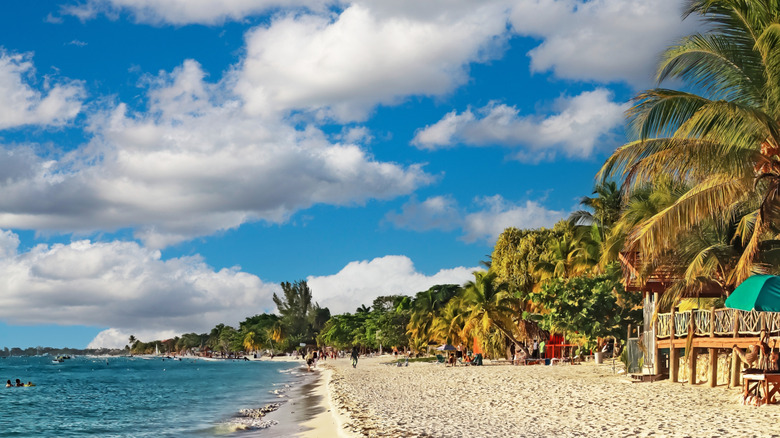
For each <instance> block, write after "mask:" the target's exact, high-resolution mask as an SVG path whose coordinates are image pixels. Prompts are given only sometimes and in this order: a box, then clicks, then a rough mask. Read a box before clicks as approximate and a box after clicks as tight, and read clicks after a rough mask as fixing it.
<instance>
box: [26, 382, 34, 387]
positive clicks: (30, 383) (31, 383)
mask: <svg viewBox="0 0 780 438" xmlns="http://www.w3.org/2000/svg"><path fill="white" fill-rule="evenodd" d="M24 386H35V383H33V382H27V384H26V385H24Z"/></svg>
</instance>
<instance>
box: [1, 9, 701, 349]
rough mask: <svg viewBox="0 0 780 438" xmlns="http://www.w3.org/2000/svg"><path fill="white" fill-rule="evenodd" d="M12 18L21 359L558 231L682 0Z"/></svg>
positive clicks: (8, 129)
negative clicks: (506, 239) (531, 232)
mask: <svg viewBox="0 0 780 438" xmlns="http://www.w3.org/2000/svg"><path fill="white" fill-rule="evenodd" d="M3 8H4V11H3V12H4V13H3V14H0V27H2V28H3V29H4V32H3V33H2V34H1V35H0V230H2V233H1V234H0V347H3V346H8V347H15V346H19V347H27V346H39V345H40V346H72V347H85V346H87V345H90V346H95V347H97V346H122V345H124V343H125V342H126V339H127V337H128V336H129V335H130V334H134V335H135V336H137V337H138V338H139V339H142V340H144V339H146V340H148V339H156V338H165V337H169V336H173V335H176V334H181V333H184V332H192V331H195V332H204V331H207V330H208V329H210V328H211V327H213V326H214V325H215V324H216V323H219V322H225V323H228V324H237V323H238V322H239V321H241V320H243V319H244V318H245V317H247V316H251V315H253V314H256V313H260V312H264V311H273V310H274V306H273V303H272V301H271V299H270V298H271V295H272V294H273V293H274V292H278V291H279V290H280V288H279V282H282V281H295V280H299V279H306V280H307V281H308V282H309V285H310V286H311V287H312V289H313V292H314V297H315V299H316V300H317V301H318V302H319V303H320V304H321V305H324V306H328V307H329V308H330V309H331V310H332V311H333V312H344V311H354V309H355V308H356V307H358V306H359V305H360V304H363V303H370V302H371V301H372V300H373V298H375V297H376V296H379V295H384V294H394V293H404V294H413V293H415V292H417V291H420V290H424V289H427V288H428V287H430V286H431V285H434V284H439V283H463V282H465V281H467V280H469V279H470V278H471V277H472V274H471V272H472V271H473V270H475V269H477V268H478V267H479V262H480V261H482V260H486V258H487V256H488V255H489V254H490V252H491V249H492V245H493V243H494V242H495V239H496V237H497V236H498V234H499V233H500V232H501V231H502V230H503V229H505V228H506V227H510V226H514V227H519V228H536V227H541V226H551V225H552V224H554V223H555V222H556V221H557V220H559V219H561V218H563V217H565V216H567V215H568V213H569V212H571V211H572V210H573V209H575V208H577V204H578V200H579V199H580V198H581V197H582V196H584V195H588V194H589V193H590V192H591V190H592V187H593V183H594V175H595V173H596V171H597V170H598V168H599V167H600V164H601V163H602V162H603V160H604V159H605V158H606V156H608V154H609V153H610V152H611V151H612V150H614V148H615V147H617V146H618V145H619V144H620V143H621V142H623V141H624V140H625V137H624V134H623V131H622V126H623V120H624V119H623V117H624V116H623V112H624V111H625V109H626V108H627V105H628V104H629V100H630V99H631V97H632V96H633V95H634V94H635V93H636V92H637V91H639V90H641V89H644V88H648V87H652V86H653V85H654V83H653V81H652V77H653V71H654V65H655V63H656V60H657V57H658V55H659V53H660V52H661V51H662V50H663V49H664V48H665V47H666V46H668V45H669V44H670V43H672V42H673V41H675V40H676V39H678V38H679V37H680V36H681V35H684V34H686V33H689V32H690V31H691V30H692V29H693V24H691V23H684V22H681V19H680V8H681V2H680V1H679V0H653V1H642V0H593V1H588V2H583V1H579V0H516V1H509V0H495V1H466V0H447V1H444V0H431V1H429V2H425V3H419V2H413V1H405V0H401V1H393V2H386V1H378V0H377V1H355V2H348V1H329V0H293V1H285V0H258V1H249V0H223V1H210V0H208V1H207V0H186V1H185V0H159V1H150V0H83V1H66V0H60V1H36V2H13V3H8V4H4V5H3Z"/></svg>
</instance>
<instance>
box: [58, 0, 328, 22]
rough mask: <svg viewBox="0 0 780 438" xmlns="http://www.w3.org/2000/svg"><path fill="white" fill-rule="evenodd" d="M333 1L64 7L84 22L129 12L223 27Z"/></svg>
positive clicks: (157, 1)
mask: <svg viewBox="0 0 780 438" xmlns="http://www.w3.org/2000/svg"><path fill="white" fill-rule="evenodd" d="M336 2H337V1H333V0H220V1H214V0H87V1H86V2H84V3H81V4H76V5H67V6H63V7H62V12H63V13H64V14H66V15H73V16H76V17H78V18H79V19H81V20H88V19H91V18H94V17H95V16H97V15H98V14H106V15H108V16H109V17H116V16H117V15H118V14H119V13H121V12H129V13H130V14H132V15H133V17H134V18H135V20H136V21H138V22H141V23H152V24H163V23H169V24H175V25H184V24H192V23H199V24H219V23H222V22H225V21H240V20H242V19H244V18H245V17H248V16H251V15H257V14H261V13H264V12H267V11H269V10H273V9H275V8H285V7H288V8H299V7H307V8H311V9H315V10H321V9H322V8H323V7H324V6H325V5H328V4H332V3H336Z"/></svg>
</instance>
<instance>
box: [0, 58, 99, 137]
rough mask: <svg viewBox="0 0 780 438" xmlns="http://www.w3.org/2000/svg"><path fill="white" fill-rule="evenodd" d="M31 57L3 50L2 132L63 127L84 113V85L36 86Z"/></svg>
mask: <svg viewBox="0 0 780 438" xmlns="http://www.w3.org/2000/svg"><path fill="white" fill-rule="evenodd" d="M34 76H35V68H34V67H33V63H32V55H31V54H18V53H8V52H6V51H4V50H2V49H0V129H8V128H15V127H19V126H24V125H44V126H61V125H64V124H65V123H67V122H68V121H69V120H72V119H73V118H74V117H76V115H78V113H79V112H80V111H81V104H82V100H83V98H84V94H85V93H84V89H83V87H82V85H81V84H80V83H78V82H75V81H63V82H61V83H53V82H52V80H51V79H50V78H46V79H45V80H44V82H43V86H42V88H43V91H40V90H39V89H38V88H37V87H35V83H34Z"/></svg>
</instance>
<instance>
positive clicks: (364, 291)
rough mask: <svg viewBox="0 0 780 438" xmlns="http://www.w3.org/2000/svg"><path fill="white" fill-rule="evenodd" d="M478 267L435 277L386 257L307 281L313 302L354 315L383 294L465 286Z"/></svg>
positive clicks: (408, 262)
mask: <svg viewBox="0 0 780 438" xmlns="http://www.w3.org/2000/svg"><path fill="white" fill-rule="evenodd" d="M476 270H479V268H477V267H473V268H466V267H457V268H453V269H442V270H441V271H439V272H437V273H436V274H434V275H430V276H428V275H425V274H422V273H419V272H417V270H416V269H415V267H414V264H413V263H412V261H411V260H410V259H409V258H408V257H406V256H394V255H389V256H385V257H378V258H375V259H373V260H370V261H368V260H364V261H360V262H357V261H355V262H351V263H349V264H348V265H347V266H345V267H344V268H343V269H342V270H341V271H339V272H338V273H337V274H334V275H329V276H322V277H314V276H310V277H308V278H307V279H306V282H307V283H308V285H309V287H310V288H311V290H312V295H313V296H314V297H315V300H316V301H317V302H318V303H319V304H320V305H321V306H326V307H328V308H329V309H330V311H331V313H334V314H335V313H344V312H354V311H355V309H356V308H358V307H360V306H361V305H363V304H365V305H371V303H372V302H373V301H374V299H375V298H376V297H379V296H383V295H396V294H404V295H413V294H415V293H417V292H420V291H423V290H427V289H429V288H430V287H431V286H434V285H437V284H464V283H465V282H467V281H469V280H472V279H473V278H474V276H473V275H472V272H474V271H476Z"/></svg>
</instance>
